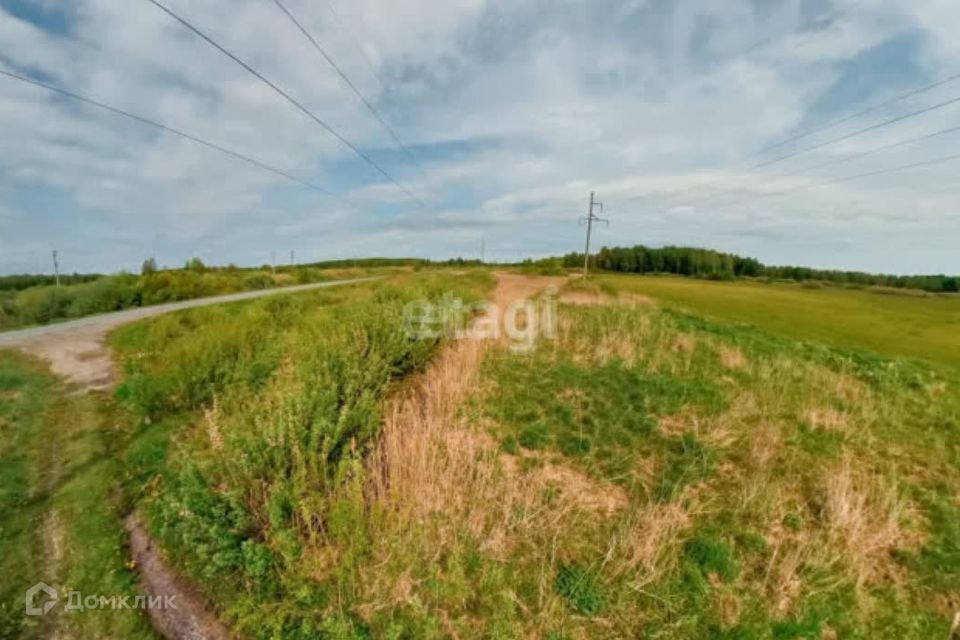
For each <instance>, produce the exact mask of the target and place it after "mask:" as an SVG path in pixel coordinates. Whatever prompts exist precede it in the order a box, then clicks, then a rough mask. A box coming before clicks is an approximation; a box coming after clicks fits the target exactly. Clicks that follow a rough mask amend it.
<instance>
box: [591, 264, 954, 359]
mask: <svg viewBox="0 0 960 640" xmlns="http://www.w3.org/2000/svg"><path fill="white" fill-rule="evenodd" d="M600 281H601V282H603V283H607V284H609V285H610V286H611V287H613V288H615V289H617V290H620V291H624V292H635V293H641V294H645V295H649V296H651V297H653V298H656V299H658V300H661V301H664V302H668V303H671V304H674V305H677V306H679V307H682V308H685V309H688V310H690V311H691V312H692V313H696V314H699V315H704V316H708V317H711V318H715V319H717V320H721V321H727V322H731V321H732V322H736V323H742V324H746V325H751V326H754V327H756V328H758V329H760V330H762V331H767V332H770V333H773V334H776V335H780V336H784V337H787V338H792V339H794V340H810V341H818V342H823V343H825V344H829V345H831V346H834V347H838V348H841V349H863V350H866V351H874V352H877V353H884V354H888V355H892V356H901V357H906V358H920V359H925V360H929V361H932V362H936V363H940V364H944V365H948V366H950V367H960V296H957V295H951V294H947V295H924V294H922V293H910V292H906V293H905V292H902V291H891V290H883V289H880V290H871V289H864V290H856V289H841V288H838V287H829V286H825V287H818V288H809V287H805V286H802V285H796V284H766V283H753V282H744V281H740V282H710V281H704V280H693V279H690V278H679V277H671V276H629V275H622V276H621V275H604V276H602V277H601V278H600Z"/></svg>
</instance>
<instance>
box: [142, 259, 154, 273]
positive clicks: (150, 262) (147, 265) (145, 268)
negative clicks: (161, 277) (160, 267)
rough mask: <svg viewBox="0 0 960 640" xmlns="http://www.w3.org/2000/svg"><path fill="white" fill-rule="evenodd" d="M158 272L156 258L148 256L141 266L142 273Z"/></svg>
mask: <svg viewBox="0 0 960 640" xmlns="http://www.w3.org/2000/svg"><path fill="white" fill-rule="evenodd" d="M156 272H157V261H156V259H155V258H147V259H146V260H144V261H143V265H142V266H141V267H140V274H141V275H145V276H148V275H150V274H151V273H156Z"/></svg>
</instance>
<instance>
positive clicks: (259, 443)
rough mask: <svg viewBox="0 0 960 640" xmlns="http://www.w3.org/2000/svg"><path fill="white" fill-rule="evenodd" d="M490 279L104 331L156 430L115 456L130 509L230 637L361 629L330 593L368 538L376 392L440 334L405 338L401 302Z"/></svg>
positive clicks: (316, 298) (380, 286) (434, 279)
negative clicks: (134, 481) (125, 467)
mask: <svg viewBox="0 0 960 640" xmlns="http://www.w3.org/2000/svg"><path fill="white" fill-rule="evenodd" d="M490 282H491V281H490V278H489V275H487V274H486V273H485V272H483V271H477V270H473V271H470V272H466V273H459V274H446V273H443V272H432V271H426V272H423V273H420V274H416V275H408V276H406V277H405V278H404V279H403V280H401V281H400V282H396V281H395V282H392V283H376V284H367V285H361V286H356V287H349V288H343V289H338V290H336V291H332V290H331V291H321V292H312V293H310V294H302V295H297V296H291V297H285V298H276V299H269V300H260V301H254V302H249V303H245V304H242V305H233V306H230V307H211V308H204V309H196V310H191V311H189V312H185V313H178V314H173V315H168V316H164V317H161V318H156V319H153V320H150V321H148V322H145V323H140V324H137V325H132V326H129V327H126V328H123V329H121V330H120V331H119V332H117V333H116V334H115V336H114V337H113V344H114V346H115V348H116V349H117V350H118V352H119V353H120V355H121V357H122V359H123V360H124V362H125V376H124V382H123V384H122V385H121V386H120V387H119V388H118V391H117V393H118V396H119V397H120V398H121V399H123V401H124V402H125V404H126V405H127V406H129V407H130V408H131V409H132V410H133V411H135V412H136V413H138V414H140V415H142V416H143V418H144V420H145V421H146V420H149V421H150V422H151V423H152V424H159V425H162V428H163V432H162V434H161V435H160V436H157V437H154V438H152V439H150V440H146V439H145V440H143V441H142V442H140V443H139V444H138V445H137V446H135V447H134V448H132V449H131V451H130V453H129V455H128V457H127V460H128V462H129V463H130V464H131V472H132V473H135V474H137V475H138V476H139V477H140V479H141V481H142V482H143V484H142V487H143V491H142V499H141V500H140V507H141V508H142V509H143V510H144V512H145V513H146V515H147V519H148V522H149V524H150V526H151V528H152V530H153V531H154V533H155V534H156V535H157V537H158V538H159V540H160V541H161V542H162V543H163V545H164V546H165V547H166V549H167V550H168V552H169V553H170V555H171V557H172V558H173V559H174V563H175V565H176V566H177V567H178V568H179V569H180V570H181V571H183V572H184V573H185V574H186V575H188V576H190V577H191V578H193V579H194V580H196V581H197V583H198V584H199V585H201V587H202V588H203V589H204V590H205V592H206V593H207V595H208V596H209V597H210V599H211V600H212V601H213V602H214V603H215V604H216V605H217V606H218V608H219V610H220V611H221V613H222V615H223V616H224V618H225V619H226V620H227V621H228V622H229V623H230V624H232V625H233V627H234V628H235V629H236V630H237V632H238V633H240V634H241V635H243V636H245V637H251V638H261V637H262V638H274V637H283V638H314V637H318V636H320V637H337V638H340V637H344V638H346V637H358V635H357V634H361V633H362V630H363V628H364V625H363V624H362V623H361V621H359V620H358V619H357V618H356V617H355V616H354V615H352V614H351V613H350V612H349V611H348V610H344V607H343V606H342V602H343V599H344V598H347V597H348V596H349V591H350V590H351V589H353V588H354V584H355V580H356V577H357V576H356V571H357V567H358V564H359V563H360V562H361V558H362V557H363V555H364V553H365V549H366V548H367V546H368V544H369V538H368V534H367V532H366V517H367V515H368V514H367V513H366V507H365V504H364V499H363V491H364V482H365V480H364V464H363V461H364V456H365V455H366V454H367V453H368V452H369V450H370V448H371V447H372V445H373V443H374V442H375V439H376V437H377V435H378V433H379V430H380V426H381V422H382V416H381V414H380V408H381V404H382V401H383V399H384V397H385V395H386V393H387V391H388V390H389V389H390V388H391V386H392V385H393V383H395V382H396V381H398V380H400V379H402V378H403V377H404V376H407V375H409V374H411V373H414V372H416V371H418V370H420V369H421V368H422V367H423V366H424V365H425V364H426V363H427V361H428V360H429V358H430V357H431V356H432V355H433V353H435V351H436V349H437V347H438V345H439V340H438V339H431V340H415V339H412V338H411V337H410V336H409V335H408V333H407V332H406V330H405V323H404V318H405V315H404V314H405V309H406V307H407V305H408V304H409V303H411V302H414V301H417V300H433V301H440V300H441V299H442V297H443V295H444V294H445V293H447V292H454V293H458V294H459V295H460V296H462V297H463V298H464V299H466V300H468V301H469V300H473V299H476V298H477V297H478V296H479V295H480V293H482V292H483V291H484V290H485V289H487V288H488V287H489V286H490ZM144 465H146V467H147V470H145V469H144ZM151 469H152V470H153V472H152V473H151V472H150V471H149V470H151ZM331 545H336V546H337V547H339V548H340V549H341V550H342V553H341V554H340V555H338V558H337V563H336V566H335V568H334V570H333V571H332V575H330V576H329V577H328V579H327V580H317V579H316V578H315V577H314V575H313V574H312V573H311V571H312V568H311V567H312V565H311V563H306V562H304V560H305V557H307V556H309V555H311V554H314V553H316V550H317V549H323V548H327V547H329V546H331ZM442 591H444V589H438V591H437V592H435V596H436V597H443V596H442V594H441V593H440V592H442Z"/></svg>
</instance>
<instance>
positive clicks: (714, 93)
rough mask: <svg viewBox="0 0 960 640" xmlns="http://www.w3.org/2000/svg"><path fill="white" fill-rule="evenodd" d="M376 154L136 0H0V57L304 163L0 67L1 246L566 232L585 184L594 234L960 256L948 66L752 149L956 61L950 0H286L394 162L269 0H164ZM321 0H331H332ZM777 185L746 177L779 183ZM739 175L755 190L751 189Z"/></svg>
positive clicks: (434, 249) (891, 264)
mask: <svg viewBox="0 0 960 640" xmlns="http://www.w3.org/2000/svg"><path fill="white" fill-rule="evenodd" d="M167 3H168V5H169V6H170V7H171V8H172V9H174V10H175V11H176V12H178V13H180V14H181V15H183V16H184V17H185V18H187V19H189V20H190V21H192V22H193V23H194V24H196V25H197V26H199V27H201V28H202V29H204V30H206V31H207V32H208V33H210V34H211V35H212V36H214V37H215V38H217V39H218V40H220V41H221V42H222V43H223V44H224V45H225V46H227V47H228V48H229V49H231V50H233V51H234V52H235V53H237V54H238V55H239V56H240V57H242V58H243V59H245V60H247V61H248V62H250V63H251V64H253V65H254V66H255V67H256V68H258V69H260V70H261V71H262V72H263V73H264V74H265V75H267V76H268V77H270V78H271V79H272V80H274V81H275V82H276V83H277V84H279V85H281V86H282V87H284V88H285V89H286V90H288V91H289V92H290V93H291V94H292V95H294V96H295V97H296V98H297V99H298V100H299V101H301V102H302V103H304V104H306V105H307V106H308V107H309V108H310V109H311V110H312V111H314V112H315V113H316V114H317V115H319V116H320V117H321V118H323V119H325V120H326V121H327V122H329V123H330V124H331V125H333V126H334V127H336V128H337V130H338V131H340V132H341V133H342V134H343V135H344V136H346V137H347V138H348V139H349V140H351V141H352V142H353V143H355V144H356V145H357V146H359V147H360V148H361V149H362V150H363V151H364V153H366V154H367V155H369V156H370V157H371V158H373V159H374V160H375V161H376V162H377V163H378V164H380V165H382V166H383V167H385V168H386V169H387V170H388V171H389V172H390V173H391V174H392V175H394V176H395V177H396V178H397V179H398V180H399V181H400V182H402V183H403V184H404V186H406V187H407V188H409V189H410V190H412V191H414V192H415V193H416V194H417V195H418V196H419V198H420V199H421V200H422V201H423V202H424V203H425V206H424V207H420V206H418V205H417V204H415V203H414V202H413V201H412V200H411V199H410V198H408V197H407V196H406V195H405V194H404V193H402V192H401V191H400V190H399V189H397V188H396V187H395V186H394V185H393V184H391V183H390V182H388V181H385V180H384V179H383V178H382V176H380V175H379V174H377V173H376V171H374V170H373V169H371V168H370V167H369V166H367V165H366V164H364V163H363V162H361V161H360V160H358V159H357V158H356V157H355V156H354V155H353V154H352V153H351V152H350V151H349V150H348V149H347V148H346V147H344V146H343V145H342V144H340V143H339V142H337V141H336V140H335V139H333V138H332V137H331V136H330V135H328V134H327V133H325V132H324V131H323V130H322V129H321V128H320V127H318V126H317V125H316V124H315V123H314V122H312V121H311V120H309V119H308V118H306V117H305V116H304V115H303V114H301V113H298V112H297V111H296V110H294V109H293V108H292V107H291V106H290V105H289V104H287V103H286V102H284V101H283V100H282V99H281V98H280V97H278V96H277V95H276V94H274V93H272V92H271V91H270V90H269V89H268V88H266V87H264V86H263V85H261V84H259V83H258V81H257V80H256V79H254V78H253V77H251V76H250V75H248V74H246V73H245V72H244V71H243V70H242V69H241V68H240V67H238V66H237V65H236V64H234V63H233V62H231V61H230V60H228V59H227V58H225V57H223V56H222V55H221V54H220V53H218V52H217V51H215V50H214V49H212V48H210V47H209V46H208V45H206V44H204V43H203V42H202V41H201V40H199V39H198V38H197V37H196V36H194V35H192V34H191V33H189V32H188V31H186V30H185V29H183V28H182V27H181V26H179V25H178V24H176V23H175V22H174V21H173V20H171V19H170V18H169V17H167V16H165V15H164V14H163V13H162V12H161V11H159V10H158V9H157V8H156V7H153V6H152V5H150V4H149V3H148V2H146V1H145V0H126V1H124V2H121V1H119V0H0V69H5V70H9V71H13V72H16V73H20V74H25V75H29V76H31V77H35V78H39V79H43V80H45V81H48V82H50V83H53V84H56V85H57V86H61V87H63V88H66V89H68V90H71V91H74V92H77V93H81V94H84V95H86V96H89V97H91V98H94V99H97V100H100V101H102V102H105V103H108V104H111V105H114V106H117V107H120V108H123V109H126V110H129V111H132V112H135V113H137V114H140V115H143V116H145V117H149V118H152V119H155V120H158V121H161V122H163V123H165V124H167V125H168V126H171V127H175V128H178V129H180V130H183V131H185V132H188V133H190V134H193V135H197V136H200V137H203V138H205V139H208V140H210V141H211V142H214V143H216V144H219V145H222V146H224V147H228V148H230V149H234V150H236V151H238V152H241V153H244V154H247V155H249V156H252V157H255V158H256V159H257V160H259V161H262V162H265V163H268V164H270V165H273V166H276V167H277V168H280V169H282V170H283V171H286V172H288V173H291V174H294V175H296V176H299V177H301V178H303V179H306V180H309V181H311V182H314V183H316V184H319V185H322V186H324V187H325V188H328V189H329V190H331V191H334V192H336V193H337V194H339V196H340V197H338V198H330V197H326V196H324V195H323V194H320V193H317V192H314V191H311V190H308V189H305V188H303V187H301V186H299V185H297V184H294V183H290V182H288V181H286V180H284V179H282V178H280V177H278V176H275V175H273V174H270V173H267V172H264V171H262V170H260V169H257V168H255V167H251V166H248V165H245V164H244V163H242V162H240V161H237V160H235V159H232V158H229V157H226V156H223V155H220V154H218V153H216V152H214V151H211V150H209V149H206V148H204V147H201V146H198V145H195V144H193V143H191V142H188V141H185V140H182V139H179V138H177V137H175V136H170V135H169V134H165V133H163V132H159V131H156V130H153V129H150V128H148V127H145V126H143V125H140V124H136V123H133V122H130V121H127V120H124V119H123V118H120V117H118V116H116V115H112V114H109V113H105V112H101V111H98V110H96V109H94V108H92V107H88V106H84V105H80V104H76V103H72V102H70V101H69V100H65V99H63V98H61V97H57V96H54V95H52V94H50V93H47V92H44V91H42V90H40V89H37V88H34V87H30V86H26V85H23V84H21V83H18V82H16V81H14V80H11V79H8V78H5V77H0V130H2V131H3V137H2V141H0V273H11V272H24V271H29V272H36V271H49V269H50V267H49V261H50V258H49V256H50V252H51V251H52V250H53V249H56V250H58V251H59V252H60V255H61V256H62V263H63V268H64V269H65V270H67V271H92V270H96V271H105V272H112V271H117V270H120V269H130V270H135V269H137V268H138V267H139V264H140V262H141V261H142V260H143V259H144V258H146V257H148V256H155V257H156V258H157V260H158V261H159V262H160V263H161V264H168V265H179V264H182V263H183V262H184V261H185V260H186V259H187V258H189V257H191V256H193V255H198V256H200V257H202V258H203V259H205V260H206V261H208V262H213V263H228V262H232V263H236V264H242V265H250V264H262V263H265V262H268V261H269V260H270V256H271V254H272V253H274V252H276V254H277V255H278V256H282V257H286V256H288V255H289V251H290V250H291V249H292V250H295V251H296V253H297V257H298V259H301V260H322V259H331V258H349V257H358V256H368V255H393V256H399V255H404V256H406V255H418V256H426V257H434V258H444V257H451V256H457V255H462V256H476V255H477V254H478V253H479V248H480V243H481V240H483V241H484V242H485V245H486V249H487V257H488V258H492V259H498V260H506V259H509V260H514V259H516V258H518V257H525V256H540V255H548V254H559V253H565V252H568V251H573V250H579V249H580V248H581V245H582V236H583V229H582V228H581V227H580V226H579V225H578V223H577V219H578V217H579V216H581V215H582V214H583V213H584V210H585V207H586V201H587V198H588V196H589V192H590V191H591V190H594V191H596V192H597V193H598V196H599V197H600V199H602V200H603V201H604V203H605V205H606V213H607V217H609V218H610V219H611V225H610V227H609V228H601V229H599V230H598V233H597V238H596V242H597V243H598V245H597V246H600V245H603V244H607V245H614V244H637V243H643V244H650V245H663V244H688V245H697V246H706V247H713V248H717V249H722V250H727V251H734V252H737V253H741V254H747V255H753V256H756V257H758V258H760V259H761V260H763V261H765V262H769V263H777V264H783V263H794V264H807V265H812V266H822V267H837V268H851V269H864V270H872V271H889V272H954V273H957V272H960V252H958V251H957V246H956V245H957V239H958V238H960V181H958V179H957V176H958V174H960V161H956V162H953V163H944V164H939V165H933V166H929V167H925V168H922V169H915V170H912V171H904V172H899V173H892V174H887V175H883V176H877V177H874V178H866V179H861V180H854V181H850V182H843V183H837V184H831V185H824V186H821V187H817V188H803V187H805V186H807V185H812V184H816V183H819V182H822V181H825V180H829V179H834V178H842V177H844V176H852V175H856V174H859V173H865V172H870V171H874V170H882V169H886V168H891V167H897V166H902V165H907V164H910V163H913V162H920V161H924V160H928V159H932V158H938V157H943V156H947V155H951V154H952V153H957V152H958V151H957V150H958V148H960V133H954V134H950V135H943V136H939V137H936V138H932V139H929V140H927V141H924V142H922V143H919V144H915V145H903V146H900V147H897V148H895V149H891V150H890V151H887V152H884V153H879V154H875V155H872V156H869V157H865V158H862V159H857V160H853V161H849V162H844V163H842V164H835V165H830V166H827V167H822V168H820V169H812V170H810V171H801V172H799V174H798V175H784V174H791V173H797V172H798V170H802V169H806V168H808V167H814V166H816V165H819V164H823V163H826V162H830V161H832V160H841V159H844V158H845V157H846V156H849V155H853V154H857V153H860V152H863V151H868V150H870V149H873V148H876V147H878V146H881V145H885V144H891V143H895V142H899V141H901V140H907V139H910V138H913V137H918V136H921V135H923V134H926V133H931V132H935V131H938V130H941V129H944V128H947V127H951V126H955V125H957V124H960V104H956V105H951V106H948V107H945V108H941V109H937V110H935V111H932V112H930V113H928V114H925V115H923V116H920V117H917V118H911V119H909V120H905V121H903V122H901V123H898V124H897V125H895V126H890V127H885V128H883V129H878V130H875V131H872V132H869V133H867V134H863V135H859V136H855V137H853V138H850V139H848V140H845V141H843V142H841V143H838V144H834V145H829V146H826V147H823V148H820V149H816V150H812V151H809V152H807V153H803V154H801V155H799V156H797V157H796V158H792V159H790V160H787V161H784V162H782V163H778V164H776V165H773V166H771V167H768V168H766V169H761V170H750V169H749V167H750V166H752V165H754V164H757V163H758V162H760V161H762V160H763V159H766V158H772V157H776V153H777V152H779V153H786V152H788V151H793V150H798V151H799V150H804V149H806V148H807V147H810V146H814V145H816V144H817V143H819V142H822V141H827V140H829V139H831V138H834V137H838V136H840V135H842V134H844V133H847V132H853V131H856V130H858V129H861V128H864V127H867V126H869V125H871V124H874V123H878V122H882V121H884V120H886V119H890V118H893V117H896V116H898V115H901V114H904V113H907V112H909V111H913V110H917V109H920V108H923V107H925V106H928V105H934V104H937V103H939V102H944V101H947V100H949V99H952V98H954V97H958V96H960V81H955V82H951V83H946V84H944V85H943V86H941V87H938V88H937V89H935V90H933V91H929V92H926V93H923V94H920V95H917V96H914V97H912V98H910V99H908V100H904V101H902V102H900V103H897V104H895V105H891V106H890V107H887V108H885V109H880V110H877V111H874V112H872V113H870V114H868V115H866V116H863V117H860V118H856V119H852V120H850V121H848V122H844V123H842V124H841V125H838V126H835V127H833V128H830V129H826V130H824V131H822V132H819V133H817V134H815V135H813V136H810V137H808V138H805V139H804V140H802V141H799V142H797V143H796V144H794V145H788V146H785V147H783V148H781V149H779V150H777V152H771V153H768V154H767V155H763V154H757V151H758V150H759V149H762V148H763V147H765V146H767V145H771V144H775V143H777V142H779V141H782V140H784V139H786V138H789V137H790V136H791V135H793V134H795V133H797V132H800V131H804V130H806V129H809V128H811V127H818V126H819V125H821V124H822V123H824V122H828V121H830V120H832V119H835V118H838V117H842V116H845V115H847V114H850V113H853V112H856V111H858V110H861V109H863V108H864V107H867V106H870V105H871V104H874V103H877V102H879V101H883V100H884V99H886V98H887V97H890V96H892V95H895V94H897V93H899V92H904V91H909V90H911V89H913V88H916V87H920V86H923V85H925V84H929V83H931V82H934V81H935V80H937V79H940V78H943V77H947V76H950V75H952V74H955V73H960V41H958V39H957V38H956V34H955V27H956V25H957V24H960V5H958V3H956V2H955V0H914V1H912V2H909V3H907V2H900V1H896V2H895V1H894V0H863V1H862V2H859V1H857V0H780V1H768V0H690V1H689V2H668V1H666V0H619V1H614V0H583V1H573V0H553V1H551V2H546V1H544V0H445V1H444V2H439V1H437V0H394V1H392V2H384V1H383V0H352V1H351V2H346V1H345V0H329V3H328V2H327V0H317V1H312V0H286V1H285V4H286V5H287V6H288V7H289V8H290V10H291V11H293V12H294V13H295V14H296V15H297V16H298V17H299V18H300V19H301V20H302V22H303V23H304V24H305V26H306V27H307V28H308V29H309V30H310V31H311V33H313V34H314V36H315V37H316V39H317V40H318V41H319V42H321V43H322V44H323V46H324V47H325V48H326V50H327V51H328V53H329V54H330V55H331V56H332V57H333V58H334V59H335V60H336V61H337V63H338V64H339V65H340V66H341V67H342V68H343V69H344V71H345V72H346V73H347V74H348V75H349V76H350V77H351V79H352V80H353V81H354V83H355V84H356V85H357V86H358V87H359V88H360V89H361V91H362V92H363V94H364V95H365V96H366V97H367V98H368V100H369V101H370V102H372V103H373V104H375V105H376V106H377V108H378V109H379V110H380V112H381V113H382V114H383V116H384V117H385V118H386V119H387V121H388V122H389V123H390V124H391V126H392V127H393V128H394V129H395V130H396V131H397V132H398V134H399V135H400V137H401V139H402V140H403V141H405V142H406V144H407V145H408V147H409V148H410V149H411V150H412V152H413V154H414V155H415V157H416V158H417V159H418V162H417V163H414V162H411V161H410V159H409V158H408V157H407V155H406V154H405V153H403V152H402V151H401V150H400V149H398V148H397V147H396V146H395V145H394V144H393V140H392V139H391V137H390V135H389V134H388V132H387V131H386V130H384V128H383V127H382V126H381V125H380V123H378V122H377V120H376V119H375V118H373V117H372V116H371V114H370V113H369V112H367V111H366V110H365V109H364V107H363V105H362V104H361V103H360V102H359V100H358V99H357V98H356V96H354V95H353V94H352V93H351V92H350V91H349V89H348V88H347V87H346V86H345V85H344V84H343V83H342V81H341V80H340V79H339V78H338V77H337V76H336V74H335V73H334V72H333V70H332V69H330V68H329V67H328V66H327V64H326V63H325V62H324V61H323V59H322V58H321V57H320V56H319V55H318V54H317V52H316V51H314V50H313V49H312V48H311V47H310V45H309V43H308V42H307V41H306V40H305V39H303V37H302V36H301V34H300V33H299V32H298V31H296V29H295V28H294V27H293V26H292V25H291V24H290V23H289V21H288V20H287V18H286V17H285V16H284V15H283V14H282V13H281V12H280V11H279V9H278V8H277V7H276V6H275V5H274V3H273V2H272V0H210V1H209V2H203V3H197V2H190V1H189V0H168V2H167ZM331 8H332V10H331ZM781 190H786V191H791V193H789V194H785V195H782V196H769V195H767V194H769V193H771V192H776V191H781ZM761 196H762V197H761Z"/></svg>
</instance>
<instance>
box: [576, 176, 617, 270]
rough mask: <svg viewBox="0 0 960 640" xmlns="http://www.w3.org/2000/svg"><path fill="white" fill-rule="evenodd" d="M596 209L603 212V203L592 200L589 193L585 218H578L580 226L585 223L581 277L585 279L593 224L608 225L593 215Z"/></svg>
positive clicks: (588, 266) (592, 196)
mask: <svg viewBox="0 0 960 640" xmlns="http://www.w3.org/2000/svg"><path fill="white" fill-rule="evenodd" d="M596 208H599V209H600V211H603V203H602V202H597V201H596V200H595V199H594V194H593V191H591V192H590V209H589V211H588V212H587V217H586V218H580V224H583V223H584V221H586V223H587V248H586V250H585V251H584V252H583V277H584V278H586V277H587V274H588V273H589V271H590V234H591V233H592V232H593V223H594V222H603V223H606V224H608V225H609V224H610V221H609V220H605V219H604V218H598V217H597V216H596V215H594V213H593V210H594V209H596Z"/></svg>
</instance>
